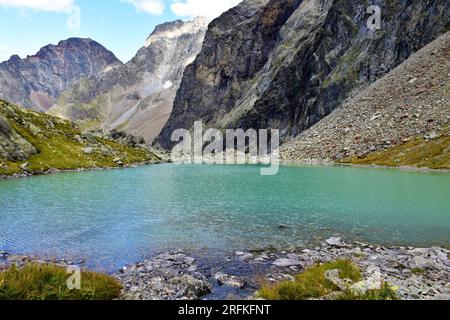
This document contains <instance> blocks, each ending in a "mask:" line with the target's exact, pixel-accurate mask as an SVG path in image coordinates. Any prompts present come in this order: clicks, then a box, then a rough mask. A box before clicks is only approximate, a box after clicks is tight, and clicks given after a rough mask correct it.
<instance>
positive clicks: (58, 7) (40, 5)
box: [0, 0, 81, 34]
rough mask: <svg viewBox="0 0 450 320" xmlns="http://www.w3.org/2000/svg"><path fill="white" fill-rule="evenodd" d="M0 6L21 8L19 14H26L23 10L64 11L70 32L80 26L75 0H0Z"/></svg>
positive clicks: (78, 11) (78, 10) (79, 16)
mask: <svg viewBox="0 0 450 320" xmlns="http://www.w3.org/2000/svg"><path fill="white" fill-rule="evenodd" d="M0 6H1V7H9V8H18V9H21V10H22V11H21V13H20V15H21V16H23V15H26V14H27V13H26V12H25V11H23V10H36V11H46V12H57V13H65V14H67V15H68V17H67V28H69V30H70V31H71V32H72V33H75V34H77V33H78V32H79V31H80V28H81V10H80V7H79V6H77V5H76V4H75V0H0Z"/></svg>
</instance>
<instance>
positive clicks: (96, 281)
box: [0, 264, 122, 300]
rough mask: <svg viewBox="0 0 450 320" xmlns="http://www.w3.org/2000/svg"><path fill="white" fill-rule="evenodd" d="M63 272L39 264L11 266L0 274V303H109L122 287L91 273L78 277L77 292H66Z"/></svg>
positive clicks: (65, 275) (110, 278)
mask: <svg viewBox="0 0 450 320" xmlns="http://www.w3.org/2000/svg"><path fill="white" fill-rule="evenodd" d="M69 277H70V274H68V273H67V272H66V269H64V268H60V267H56V266H52V265H40V264H27V265H26V266H24V267H23V268H18V267H16V266H11V267H10V268H9V269H8V270H7V271H4V272H2V273H0V300H112V299H116V298H118V297H119V295H120V291H121V289H122V286H121V285H120V284H119V283H118V282H117V280H115V279H114V278H112V277H109V276H107V275H103V274H100V273H95V272H88V271H83V272H82V273H81V289H80V290H77V289H73V290H69V289H68V287H67V280H68V279H69Z"/></svg>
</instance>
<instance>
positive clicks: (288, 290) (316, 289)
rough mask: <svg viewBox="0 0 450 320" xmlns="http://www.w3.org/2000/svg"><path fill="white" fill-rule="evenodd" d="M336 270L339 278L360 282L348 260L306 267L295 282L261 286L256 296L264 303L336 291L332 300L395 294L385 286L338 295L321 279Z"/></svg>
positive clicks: (381, 297) (381, 298)
mask: <svg viewBox="0 0 450 320" xmlns="http://www.w3.org/2000/svg"><path fill="white" fill-rule="evenodd" d="M333 269H338V270H339V275H340V277H341V279H350V280H352V281H353V282H358V281H360V280H361V279H362V276H361V272H360V270H359V268H358V267H357V266H355V265H354V264H353V263H351V262H350V261H348V260H337V261H333V262H329V263H325V264H320V265H316V266H314V267H311V268H309V269H308V270H306V271H305V272H304V273H301V274H299V275H297V276H296V278H295V281H284V282H280V283H277V284H269V283H263V284H262V286H261V289H260V290H259V292H258V296H259V297H261V298H264V299H267V300H308V299H320V298H323V297H326V296H328V295H331V294H332V293H335V292H337V293H338V294H336V295H334V296H333V299H335V300H388V299H395V293H394V292H393V291H392V290H391V289H390V287H389V286H388V285H387V284H383V286H382V288H381V289H380V290H370V291H368V292H367V293H366V294H363V295H358V294H355V293H352V292H351V291H350V290H347V291H345V292H340V291H339V289H338V288H337V287H336V286H335V285H334V284H333V283H331V282H330V281H328V280H327V279H326V277H325V273H326V272H327V271H328V270H333Z"/></svg>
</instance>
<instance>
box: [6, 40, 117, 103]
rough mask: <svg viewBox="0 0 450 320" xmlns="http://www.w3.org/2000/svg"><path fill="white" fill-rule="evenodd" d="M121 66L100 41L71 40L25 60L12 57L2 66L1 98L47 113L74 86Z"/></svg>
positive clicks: (47, 48)
mask: <svg viewBox="0 0 450 320" xmlns="http://www.w3.org/2000/svg"><path fill="white" fill-rule="evenodd" d="M118 64H121V62H120V61H119V60H118V59H117V58H116V57H115V56H114V55H113V54H112V53H111V52H110V51H108V50H107V49H105V48H104V47H103V46H101V45H100V44H98V43H97V42H95V41H93V40H90V39H79V38H70V39H68V40H64V41H61V42H59V43H58V44H57V45H48V46H46V47H44V48H42V49H41V50H39V52H38V53H37V54H35V55H33V56H28V57H27V58H25V59H20V57H18V56H12V57H11V59H9V60H8V61H5V62H3V63H1V64H0V98H1V99H5V100H8V101H11V102H13V103H16V104H18V105H21V106H24V107H27V108H31V109H34V110H37V111H46V110H48V108H50V106H52V105H53V104H54V102H55V101H56V99H57V98H58V97H59V95H60V94H61V92H63V91H64V90H66V89H67V88H69V87H70V86H71V85H73V84H75V83H76V82H78V81H80V80H81V79H83V78H87V77H96V76H98V75H99V74H100V73H102V72H103V71H104V69H105V68H110V67H111V66H113V65H118Z"/></svg>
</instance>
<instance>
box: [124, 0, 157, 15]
mask: <svg viewBox="0 0 450 320" xmlns="http://www.w3.org/2000/svg"><path fill="white" fill-rule="evenodd" d="M122 2H125V3H128V4H131V5H132V6H134V7H135V8H136V10H137V11H140V12H145V13H149V14H152V15H157V16H159V15H162V14H163V13H164V9H165V6H164V1H163V0H122Z"/></svg>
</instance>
